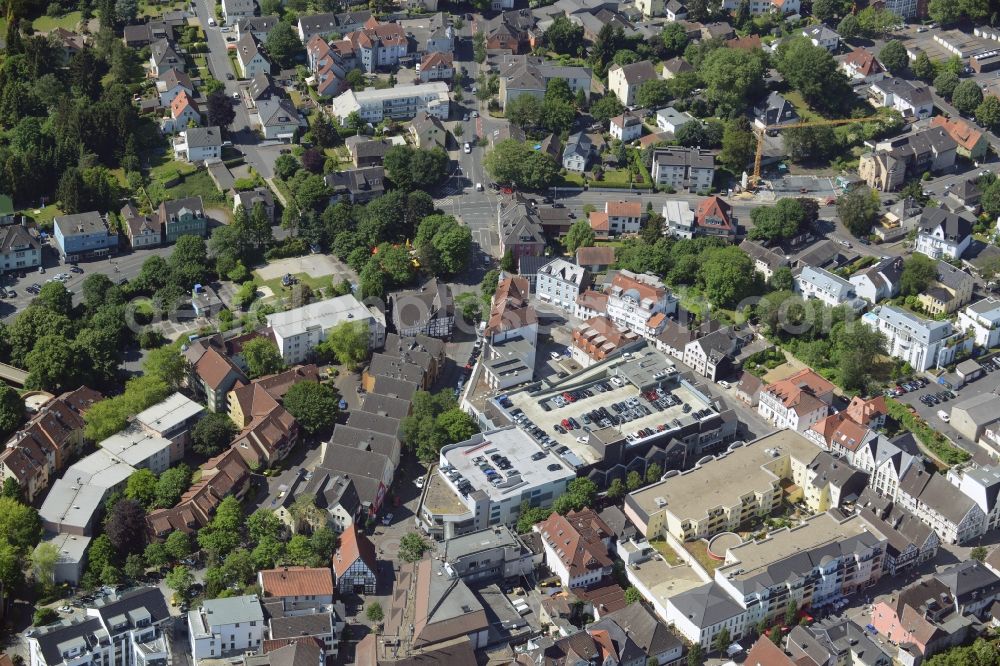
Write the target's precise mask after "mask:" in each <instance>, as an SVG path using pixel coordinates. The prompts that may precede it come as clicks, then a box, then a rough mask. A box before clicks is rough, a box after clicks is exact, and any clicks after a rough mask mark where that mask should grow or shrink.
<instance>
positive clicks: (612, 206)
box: [590, 199, 645, 237]
mask: <svg viewBox="0 0 1000 666" xmlns="http://www.w3.org/2000/svg"><path fill="white" fill-rule="evenodd" d="M644 217H645V213H644V212H643V208H642V201H639V200H636V201H624V200H621V199H619V200H618V201H606V202H604V211H603V212H602V211H595V212H593V213H591V214H590V226H591V228H592V229H594V231H595V233H598V232H600V231H601V230H605V231H606V233H604V236H605V237H607V236H617V235H619V234H637V233H639V232H640V231H641V230H642V221H643V218H644ZM595 225H596V226H595Z"/></svg>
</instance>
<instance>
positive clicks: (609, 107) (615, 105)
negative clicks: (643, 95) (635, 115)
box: [590, 94, 625, 125]
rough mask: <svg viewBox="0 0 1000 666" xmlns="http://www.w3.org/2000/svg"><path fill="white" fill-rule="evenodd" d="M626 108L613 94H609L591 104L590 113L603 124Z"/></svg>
mask: <svg viewBox="0 0 1000 666" xmlns="http://www.w3.org/2000/svg"><path fill="white" fill-rule="evenodd" d="M624 110H625V107H624V106H622V103H621V102H619V101H618V98H617V97H615V96H614V95H613V94H607V95H605V96H604V97H602V98H600V99H599V100H597V101H596V102H593V103H592V104H591V105H590V115H591V116H593V118H594V120H596V121H597V122H599V123H601V124H602V125H603V124H607V122H608V121H609V120H611V119H612V118H614V117H615V116H620V115H621V114H622V112H623V111H624Z"/></svg>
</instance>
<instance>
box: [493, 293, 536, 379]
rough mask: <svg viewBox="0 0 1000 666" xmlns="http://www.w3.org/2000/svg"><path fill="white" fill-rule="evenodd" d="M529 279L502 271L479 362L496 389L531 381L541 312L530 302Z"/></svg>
mask: <svg viewBox="0 0 1000 666" xmlns="http://www.w3.org/2000/svg"><path fill="white" fill-rule="evenodd" d="M528 294H529V285H528V281H527V280H526V279H524V278H520V277H513V276H511V277H507V276H504V275H502V274H501V280H500V283H499V285H498V286H497V291H496V293H495V294H494V295H493V302H492V304H491V307H490V315H489V319H488V320H487V322H486V327H485V329H484V330H483V337H484V338H485V339H487V340H488V342H489V344H487V345H486V349H485V352H484V353H483V357H482V360H481V361H480V363H481V364H482V366H483V369H484V372H485V376H486V383H487V385H488V386H490V387H491V388H493V389H494V390H498V389H505V388H508V387H511V386H516V385H518V384H523V383H524V382H527V381H530V380H531V378H532V376H533V374H534V371H535V352H536V347H537V344H538V315H537V314H536V313H535V309H534V308H533V307H531V306H530V305H529V304H528Z"/></svg>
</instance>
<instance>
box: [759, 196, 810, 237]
mask: <svg viewBox="0 0 1000 666" xmlns="http://www.w3.org/2000/svg"><path fill="white" fill-rule="evenodd" d="M750 220H751V221H752V222H753V229H751V230H750V233H749V236H750V238H752V239H755V240H765V241H772V242H773V241H779V240H784V239H789V238H794V237H795V236H797V235H798V234H799V231H800V229H801V227H802V224H803V222H804V221H805V210H804V209H803V207H802V203H801V202H800V201H799V200H798V199H793V198H790V197H786V198H783V199H779V200H778V202H777V203H776V204H775V205H773V206H760V207H757V208H754V209H753V210H752V211H750Z"/></svg>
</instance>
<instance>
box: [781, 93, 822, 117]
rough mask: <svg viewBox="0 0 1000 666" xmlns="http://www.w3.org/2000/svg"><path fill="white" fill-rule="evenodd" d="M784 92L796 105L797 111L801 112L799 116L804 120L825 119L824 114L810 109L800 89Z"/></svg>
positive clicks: (786, 97) (792, 103)
mask: <svg viewBox="0 0 1000 666" xmlns="http://www.w3.org/2000/svg"><path fill="white" fill-rule="evenodd" d="M783 94H784V96H785V99H787V100H788V101H789V102H790V103H791V105H792V106H794V107H795V112H796V113H798V114H799V118H801V119H802V120H823V116H821V115H819V114H818V113H816V112H815V111H811V110H810V109H809V105H808V104H806V101H805V100H804V99H802V93H800V92H799V91H798V90H789V91H788V92H786V93H783Z"/></svg>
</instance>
